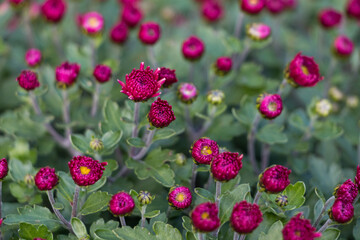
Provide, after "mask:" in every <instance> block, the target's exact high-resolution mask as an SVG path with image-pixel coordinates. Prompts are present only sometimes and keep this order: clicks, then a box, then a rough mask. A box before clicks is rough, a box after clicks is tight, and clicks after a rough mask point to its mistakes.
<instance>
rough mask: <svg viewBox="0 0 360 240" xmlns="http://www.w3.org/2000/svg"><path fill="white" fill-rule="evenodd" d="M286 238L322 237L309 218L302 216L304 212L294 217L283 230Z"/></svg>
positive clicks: (286, 239) (302, 239) (304, 239)
mask: <svg viewBox="0 0 360 240" xmlns="http://www.w3.org/2000/svg"><path fill="white" fill-rule="evenodd" d="M282 235H283V238H284V240H314V239H315V238H319V237H321V233H319V232H316V228H314V227H313V226H312V225H311V222H310V221H309V220H308V219H304V218H302V213H299V214H297V215H296V216H294V217H292V218H291V219H290V221H289V222H288V223H287V224H286V225H285V226H284V228H283V230H282Z"/></svg>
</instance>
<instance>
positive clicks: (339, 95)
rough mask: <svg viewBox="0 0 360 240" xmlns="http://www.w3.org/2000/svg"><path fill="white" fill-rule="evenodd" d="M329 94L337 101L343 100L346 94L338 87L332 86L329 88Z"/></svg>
mask: <svg viewBox="0 0 360 240" xmlns="http://www.w3.org/2000/svg"><path fill="white" fill-rule="evenodd" d="M329 96H330V98H331V99H332V100H334V101H336V102H338V101H341V100H343V98H344V94H343V93H342V92H341V91H340V89H338V88H337V87H331V88H330V89H329Z"/></svg>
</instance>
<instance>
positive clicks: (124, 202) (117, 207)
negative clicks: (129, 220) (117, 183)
mask: <svg viewBox="0 0 360 240" xmlns="http://www.w3.org/2000/svg"><path fill="white" fill-rule="evenodd" d="M134 208H135V202H134V199H133V198H132V197H131V195H130V194H128V193H126V192H119V193H117V194H115V195H113V196H112V197H111V200H110V202H109V210H110V212H111V213H112V214H113V215H115V216H124V215H128V214H130V213H131V212H132V211H133V210H134Z"/></svg>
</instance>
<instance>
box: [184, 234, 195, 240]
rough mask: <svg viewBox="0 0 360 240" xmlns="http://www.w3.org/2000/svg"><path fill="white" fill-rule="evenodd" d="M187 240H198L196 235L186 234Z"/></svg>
mask: <svg viewBox="0 0 360 240" xmlns="http://www.w3.org/2000/svg"><path fill="white" fill-rule="evenodd" d="M186 240H197V238H196V237H195V235H194V233H192V232H186Z"/></svg>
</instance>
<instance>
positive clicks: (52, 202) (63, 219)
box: [47, 190, 74, 233]
mask: <svg viewBox="0 0 360 240" xmlns="http://www.w3.org/2000/svg"><path fill="white" fill-rule="evenodd" d="M47 195H48V198H49V202H50V205H51V207H52V209H53V211H54V213H55V215H56V216H57V218H58V219H59V220H60V221H61V223H62V224H63V225H64V226H65V227H66V228H67V229H68V230H69V231H70V232H71V233H74V232H73V230H72V226H71V224H70V222H68V221H67V220H66V219H65V218H64V216H63V215H62V214H61V213H60V211H59V210H57V209H56V208H55V200H54V192H53V190H50V191H47Z"/></svg>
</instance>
